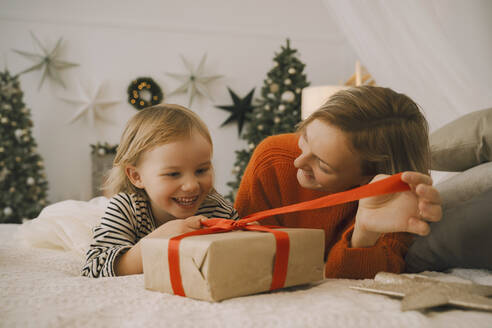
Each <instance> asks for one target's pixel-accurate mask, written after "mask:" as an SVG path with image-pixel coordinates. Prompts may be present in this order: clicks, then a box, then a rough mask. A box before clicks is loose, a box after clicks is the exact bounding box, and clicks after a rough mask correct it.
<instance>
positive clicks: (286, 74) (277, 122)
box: [227, 39, 309, 201]
mask: <svg viewBox="0 0 492 328" xmlns="http://www.w3.org/2000/svg"><path fill="white" fill-rule="evenodd" d="M297 54H298V53H297V50H296V49H292V48H291V47H290V41H289V40H288V39H287V44H286V46H282V47H281V51H280V53H277V54H275V57H274V58H273V68H272V69H271V70H270V71H269V72H268V73H267V78H266V79H265V80H264V82H263V87H262V89H261V98H260V99H258V101H257V106H256V107H255V109H254V110H253V112H252V113H251V114H250V115H248V119H249V120H248V123H247V125H246V128H245V133H244V134H243V135H242V139H244V140H246V141H247V142H248V146H247V148H246V149H243V150H239V151H236V162H235V163H234V169H233V174H234V175H235V177H236V179H235V181H231V182H228V183H227V185H228V186H229V187H231V192H230V193H229V194H228V195H227V197H228V198H229V199H230V200H231V201H233V200H234V198H235V195H236V192H237V189H238V188H239V183H240V182H241V178H242V176H243V173H244V169H245V168H246V166H247V165H248V162H249V159H250V158H251V155H252V154H253V151H254V149H255V148H256V146H257V145H258V144H259V143H260V142H261V141H262V140H263V139H265V138H266V137H268V136H271V135H275V134H280V133H288V132H293V131H294V130H295V128H296V125H297V123H299V121H300V120H301V91H302V89H303V88H305V87H307V86H309V82H307V78H306V75H305V74H303V71H304V67H305V66H306V65H305V64H303V63H302V62H301V61H300V60H299V58H297Z"/></svg>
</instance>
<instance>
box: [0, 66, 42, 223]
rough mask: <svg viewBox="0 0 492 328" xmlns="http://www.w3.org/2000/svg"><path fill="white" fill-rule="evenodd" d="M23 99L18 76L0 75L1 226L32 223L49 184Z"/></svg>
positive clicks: (40, 207)
mask: <svg viewBox="0 0 492 328" xmlns="http://www.w3.org/2000/svg"><path fill="white" fill-rule="evenodd" d="M22 97H23V93H22V91H21V90H20V86H19V80H18V76H11V75H10V73H9V72H8V71H7V70H5V71H4V72H0V191H1V193H0V223H20V222H21V221H22V219H24V218H28V219H32V218H34V217H36V216H37V215H38V214H39V212H40V211H41V209H42V208H43V207H44V206H45V205H46V194H47V189H48V183H47V181H46V177H45V175H44V173H43V161H42V159H41V157H40V156H39V155H38V154H37V153H36V142H35V141H34V139H33V137H32V134H31V128H32V121H31V118H30V116H31V115H30V111H29V109H28V108H26V107H25V105H24V103H23V101H22Z"/></svg>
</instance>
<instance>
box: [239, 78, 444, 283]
mask: <svg viewBox="0 0 492 328" xmlns="http://www.w3.org/2000/svg"><path fill="white" fill-rule="evenodd" d="M427 131H428V128H427V122H426V120H425V118H424V116H423V114H422V113H421V112H420V110H419V108H418V106H417V105H416V104H415V103H414V102H413V101H412V100H411V99H410V98H409V97H407V96H405V95H403V94H399V93H396V92H394V91H393V90H391V89H388V88H380V87H369V86H363V87H356V88H352V89H349V90H346V91H341V92H339V93H337V94H335V95H333V96H332V97H331V98H330V99H329V100H328V101H327V102H326V103H325V104H324V105H323V106H321V108H319V109H318V110H317V111H316V112H314V113H313V114H312V115H311V116H310V117H309V118H307V119H306V120H305V121H304V122H302V123H301V125H300V127H299V130H298V132H299V133H297V134H284V135H278V136H274V137H270V138H267V139H265V140H264V141H263V142H262V143H261V144H259V145H258V147H257V148H256V150H255V152H254V154H253V156H252V158H251V160H250V162H249V164H248V167H247V168H246V171H245V173H244V175H243V178H242V181H241V185H240V187H239V191H238V193H237V196H236V202H235V207H236V208H237V210H238V212H239V214H240V215H241V216H245V215H248V214H251V213H255V212H258V211H261V210H265V209H269V208H275V207H280V206H285V205H290V204H294V203H298V202H302V201H308V200H312V199H315V198H318V197H321V196H325V195H327V194H330V193H336V192H341V191H344V190H347V189H351V188H353V187H356V186H360V185H363V184H367V183H369V182H370V181H372V180H377V179H380V178H382V177H383V176H384V175H387V174H394V173H397V172H403V171H414V172H405V173H404V174H403V175H402V180H403V181H404V182H406V183H408V184H409V185H410V187H411V189H412V190H411V191H407V192H402V193H397V194H391V195H383V196H378V197H370V198H365V199H362V200H361V201H359V202H353V203H349V204H342V205H338V206H334V207H330V208H323V209H318V210H311V211H304V212H297V213H291V214H284V215H278V216H275V217H272V218H268V219H266V220H262V221H261V224H273V225H281V226H286V227H292V228H317V229H323V230H324V231H325V242H326V246H325V255H326V266H325V273H326V276H327V277H329V278H372V277H374V275H375V274H376V273H378V272H379V271H388V272H401V271H403V270H404V268H405V262H404V260H403V258H404V255H405V253H406V251H407V248H408V246H409V243H410V241H411V236H410V235H409V234H408V232H410V233H415V234H420V235H425V234H427V233H428V232H429V225H428V222H429V221H431V222H433V221H438V220H440V218H441V213H442V210H441V205H440V197H439V193H438V192H437V190H436V189H435V188H434V187H433V186H432V180H431V179H430V177H429V176H428V175H427V174H428V171H429V166H430V165H429V164H430V155H429V154H430V152H429V141H428V132H427Z"/></svg>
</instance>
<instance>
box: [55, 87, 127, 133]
mask: <svg viewBox="0 0 492 328" xmlns="http://www.w3.org/2000/svg"><path fill="white" fill-rule="evenodd" d="M79 85H80V88H79V89H80V90H81V95H79V97H76V98H73V97H59V98H60V99H62V100H64V101H66V102H68V103H71V104H74V105H78V106H79V108H78V109H77V111H76V113H75V114H74V115H73V116H72V117H71V118H70V120H69V122H68V123H73V122H75V121H77V120H78V119H80V118H81V117H82V116H84V115H87V118H88V120H89V125H90V126H91V127H93V126H94V122H95V121H96V120H97V119H100V120H102V121H106V122H108V121H107V120H106V119H105V118H104V116H102V114H101V111H102V110H104V109H105V108H106V107H109V106H112V105H114V104H117V103H119V102H120V100H119V99H107V98H104V96H103V86H104V83H103V82H100V83H98V84H95V87H93V88H90V87H89V88H85V87H83V86H82V85H81V84H80V83H79Z"/></svg>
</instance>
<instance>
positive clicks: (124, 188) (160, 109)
mask: <svg viewBox="0 0 492 328" xmlns="http://www.w3.org/2000/svg"><path fill="white" fill-rule="evenodd" d="M194 131H197V132H198V133H199V134H200V135H202V136H203V137H204V138H205V139H206V140H208V142H210V145H211V146H212V138H211V137H210V132H209V131H208V128H207V126H206V125H205V123H204V122H203V121H202V120H201V119H200V117H198V115H196V114H195V113H194V112H192V111H191V110H189V109H187V108H185V107H182V106H179V105H169V104H161V105H156V106H152V107H147V108H145V109H143V110H141V111H139V112H138V113H137V114H135V116H133V117H132V118H131V119H130V120H129V121H128V123H127V124H126V127H125V130H124V131H123V134H122V136H121V140H120V144H119V146H118V149H117V151H116V156H115V158H114V161H113V168H112V169H111V170H110V171H109V174H108V175H107V178H106V181H105V184H104V189H105V190H106V191H107V192H108V193H109V194H111V195H113V194H116V193H119V192H126V193H136V192H139V189H138V188H136V187H135V186H134V185H133V184H132V183H131V182H130V180H129V179H128V177H127V175H126V173H125V169H126V167H127V166H128V165H134V166H135V165H137V163H138V161H139V159H140V158H141V156H142V154H143V153H144V152H145V151H148V150H151V149H152V148H154V147H156V146H159V145H162V144H166V143H171V142H175V141H178V140H183V139H186V138H189V137H191V135H192V133H193V132H194Z"/></svg>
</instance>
